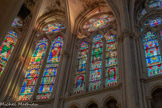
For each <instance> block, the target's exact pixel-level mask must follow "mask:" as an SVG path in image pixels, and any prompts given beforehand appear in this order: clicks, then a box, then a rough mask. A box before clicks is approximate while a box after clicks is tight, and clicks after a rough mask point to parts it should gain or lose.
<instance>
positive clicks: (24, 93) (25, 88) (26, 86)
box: [17, 38, 48, 101]
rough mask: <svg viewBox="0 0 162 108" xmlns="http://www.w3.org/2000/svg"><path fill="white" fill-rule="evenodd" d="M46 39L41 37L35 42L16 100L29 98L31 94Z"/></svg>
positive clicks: (38, 71)
mask: <svg viewBox="0 0 162 108" xmlns="http://www.w3.org/2000/svg"><path fill="white" fill-rule="evenodd" d="M47 41H48V40H47V39H46V38H43V39H42V40H40V41H39V42H38V43H37V44H36V47H35V50H34V52H33V55H32V57H31V60H30V63H29V66H28V68H27V71H26V72H25V79H24V81H23V83H22V87H21V91H20V93H19V96H18V99H17V100H18V101H26V100H30V98H31V97H32V95H33V92H34V88H35V86H36V82H37V79H38V75H39V73H40V69H41V67H42V63H43V60H44V56H45V53H46V49H47V46H48V42H47Z"/></svg>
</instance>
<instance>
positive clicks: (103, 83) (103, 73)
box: [101, 38, 106, 88]
mask: <svg viewBox="0 0 162 108" xmlns="http://www.w3.org/2000/svg"><path fill="white" fill-rule="evenodd" d="M102 41H103V47H102V48H103V49H102V74H101V75H102V76H101V88H104V87H106V85H105V80H106V78H105V76H106V39H105V38H102Z"/></svg>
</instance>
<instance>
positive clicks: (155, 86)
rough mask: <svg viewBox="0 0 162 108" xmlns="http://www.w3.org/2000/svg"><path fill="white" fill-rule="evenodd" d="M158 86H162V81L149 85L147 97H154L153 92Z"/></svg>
mask: <svg viewBox="0 0 162 108" xmlns="http://www.w3.org/2000/svg"><path fill="white" fill-rule="evenodd" d="M158 88H162V83H157V84H155V85H152V86H151V87H149V89H148V90H147V92H146V96H147V97H152V93H153V92H154V91H155V90H156V89H158Z"/></svg>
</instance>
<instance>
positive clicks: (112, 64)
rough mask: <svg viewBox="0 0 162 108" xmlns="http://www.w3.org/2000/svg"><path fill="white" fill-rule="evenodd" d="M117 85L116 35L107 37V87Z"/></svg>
mask: <svg viewBox="0 0 162 108" xmlns="http://www.w3.org/2000/svg"><path fill="white" fill-rule="evenodd" d="M116 83H117V43H116V36H115V35H109V34H107V35H106V83H105V84H106V86H113V85H116Z"/></svg>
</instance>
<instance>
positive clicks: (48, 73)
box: [36, 36, 63, 99]
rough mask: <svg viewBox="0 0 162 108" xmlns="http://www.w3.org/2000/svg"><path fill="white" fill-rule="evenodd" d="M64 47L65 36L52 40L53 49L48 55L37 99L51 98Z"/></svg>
mask: <svg viewBox="0 0 162 108" xmlns="http://www.w3.org/2000/svg"><path fill="white" fill-rule="evenodd" d="M62 47H63V37H62V36H58V37H56V38H55V40H54V41H53V42H52V45H51V50H50V52H49V55H48V59H47V63H46V68H45V69H44V73H43V76H42V79H41V83H40V85H39V89H38V94H37V97H36V98H37V99H49V98H50V96H51V95H52V92H53V87H54V85H55V79H56V75H57V71H58V67H59V62H60V58H61V52H62Z"/></svg>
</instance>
